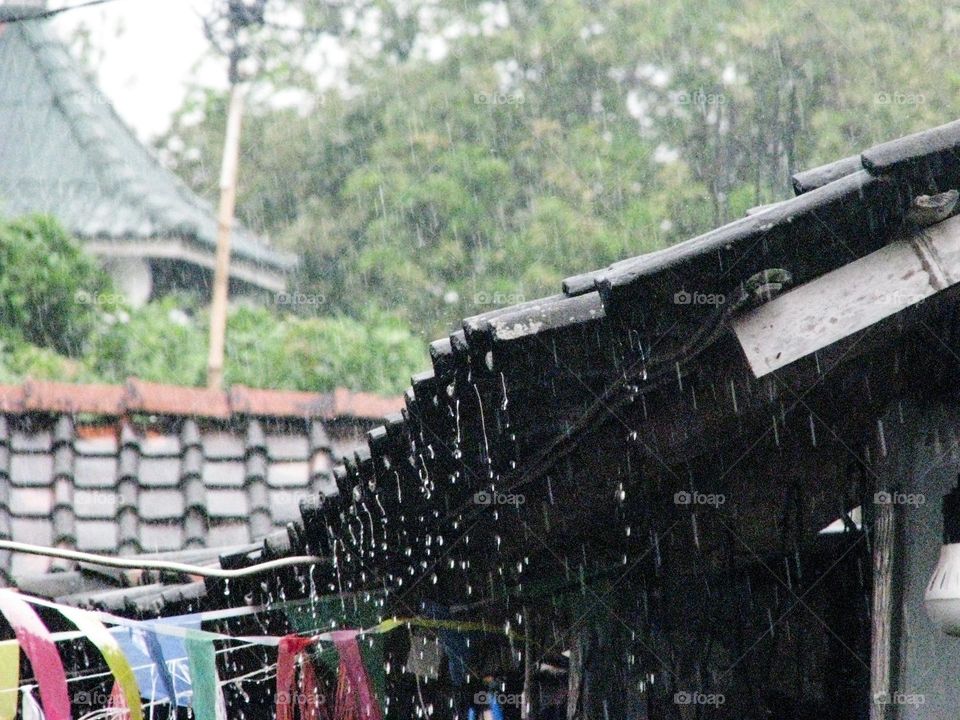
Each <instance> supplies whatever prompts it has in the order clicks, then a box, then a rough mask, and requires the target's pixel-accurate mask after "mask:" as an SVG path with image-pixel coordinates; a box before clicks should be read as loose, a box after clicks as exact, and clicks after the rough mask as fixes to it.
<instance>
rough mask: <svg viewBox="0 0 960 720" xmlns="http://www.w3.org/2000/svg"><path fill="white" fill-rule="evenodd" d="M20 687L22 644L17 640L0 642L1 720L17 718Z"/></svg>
mask: <svg viewBox="0 0 960 720" xmlns="http://www.w3.org/2000/svg"><path fill="white" fill-rule="evenodd" d="M19 685H20V644H19V643H18V642H17V641H16V640H4V641H3V642H0V720H14V718H16V717H17V692H18V690H17V689H18V687H19Z"/></svg>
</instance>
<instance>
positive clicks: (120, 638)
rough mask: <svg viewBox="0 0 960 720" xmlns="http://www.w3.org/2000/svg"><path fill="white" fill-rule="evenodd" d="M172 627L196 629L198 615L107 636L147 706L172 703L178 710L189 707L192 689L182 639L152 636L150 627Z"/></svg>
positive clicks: (116, 630) (125, 628)
mask: <svg viewBox="0 0 960 720" xmlns="http://www.w3.org/2000/svg"><path fill="white" fill-rule="evenodd" d="M162 625H167V626H173V627H178V628H184V629H186V630H199V629H200V616H199V615H182V616H178V617H173V618H164V619H160V620H152V621H150V622H145V623H142V625H141V626H140V627H128V626H120V627H116V628H113V629H112V630H111V633H112V634H113V636H114V637H115V638H116V639H117V642H118V643H119V645H120V649H121V650H122V651H123V654H124V655H125V656H126V658H127V660H128V661H129V662H130V665H132V666H133V667H134V668H135V670H134V676H135V677H136V680H137V687H139V688H140V697H142V698H145V699H146V700H147V701H148V702H167V701H169V702H173V698H176V704H177V705H179V706H180V707H188V706H189V705H190V694H191V692H192V690H193V686H192V684H191V681H190V669H189V663H188V660H187V649H186V645H185V644H184V638H183V637H180V636H177V635H170V634H167V633H160V632H152V631H151V628H152V627H157V626H162Z"/></svg>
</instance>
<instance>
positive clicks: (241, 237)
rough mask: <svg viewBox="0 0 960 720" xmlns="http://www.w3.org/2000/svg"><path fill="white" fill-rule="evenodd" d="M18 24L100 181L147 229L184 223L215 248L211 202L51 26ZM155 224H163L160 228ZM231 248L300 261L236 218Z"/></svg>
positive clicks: (191, 234) (270, 260) (276, 261)
mask: <svg viewBox="0 0 960 720" xmlns="http://www.w3.org/2000/svg"><path fill="white" fill-rule="evenodd" d="M13 30H14V31H15V32H18V33H19V36H20V38H21V39H22V41H23V42H24V43H25V44H26V46H27V47H28V48H29V50H30V52H31V54H32V56H33V59H34V60H35V62H36V63H37V66H38V68H39V69H40V72H41V74H42V75H43V76H44V79H45V81H46V83H47V84H48V86H49V88H50V90H51V93H52V95H53V101H54V104H55V106H56V108H57V109H58V110H59V112H61V113H63V115H64V117H65V119H66V121H67V124H68V125H69V128H70V132H71V133H72V134H73V136H74V138H76V141H77V142H78V144H79V145H80V147H81V148H82V149H83V151H84V152H85V154H86V156H87V158H88V159H89V160H90V162H91V164H92V165H93V167H94V168H95V171H96V173H97V177H96V181H97V184H98V185H99V186H100V187H102V188H104V189H105V190H107V191H108V192H109V193H112V194H114V195H119V196H120V197H122V198H123V201H124V204H125V205H126V206H127V207H130V208H131V209H133V210H134V211H135V212H137V213H138V214H140V215H142V217H141V218H138V222H140V223H147V224H148V225H149V227H148V228H145V234H152V235H156V236H158V237H164V236H170V235H172V234H174V233H173V232H171V229H174V230H175V229H182V234H183V235H184V236H186V239H188V240H190V241H192V242H195V243H197V244H199V245H201V246H203V247H206V248H210V247H212V246H213V244H215V238H214V237H211V236H210V233H211V231H212V230H211V228H215V221H214V219H213V218H214V212H215V211H214V209H213V207H212V205H210V203H209V202H207V201H206V200H205V199H204V198H202V197H200V196H199V195H198V194H197V193H195V192H194V191H193V190H192V189H191V188H190V187H189V186H188V185H187V184H186V183H185V182H184V181H183V179H181V178H180V177H179V176H178V175H177V174H176V173H175V172H173V171H172V170H170V169H169V168H167V167H165V166H164V165H163V163H162V162H161V161H160V159H159V158H158V157H157V155H156V154H155V153H154V152H152V151H151V150H150V148H148V147H147V146H146V145H145V144H144V143H142V142H140V140H139V138H137V136H136V134H135V133H134V132H133V130H132V129H131V128H130V127H129V126H128V125H127V123H126V122H125V121H124V120H123V118H121V117H120V116H119V115H118V114H117V112H116V109H115V108H114V107H113V105H112V103H110V102H102V103H97V102H96V101H95V98H96V97H105V96H104V95H103V93H102V92H101V91H100V89H99V87H98V86H97V85H96V83H95V81H94V80H93V79H92V78H90V77H88V76H87V74H86V73H85V72H84V71H83V70H82V69H80V68H79V67H78V65H77V64H76V63H75V62H73V61H72V58H71V57H70V54H69V52H68V51H67V49H66V47H65V46H64V44H63V42H62V41H61V40H60V39H59V38H57V37H56V36H55V35H54V33H53V31H52V30H51V29H50V28H49V26H48V25H47V24H46V23H42V22H35V23H18V24H17V25H16V26H14V28H13ZM84 98H85V100H84ZM98 105H99V107H98ZM101 126H103V127H101ZM111 135H113V139H112V140H111V139H110V136H111ZM117 143H121V144H122V145H124V146H126V150H125V152H127V153H135V154H137V155H139V156H140V157H139V164H142V165H143V167H144V168H145V169H146V171H147V172H148V173H149V175H150V179H151V180H152V181H153V182H154V183H160V184H161V185H162V186H165V190H166V192H165V193H161V194H158V193H157V192H155V191H153V190H151V189H150V187H149V183H148V179H147V178H145V177H144V176H143V175H142V174H141V173H138V172H135V171H134V170H133V169H132V168H131V167H130V164H131V163H130V162H129V159H124V157H123V155H124V153H123V152H121V148H118V147H117ZM135 164H137V163H135ZM161 196H168V197H169V198H170V199H171V200H172V201H174V202H180V203H183V206H184V210H185V211H186V212H183V213H177V212H176V208H175V207H173V206H171V205H170V203H164V202H162V201H160V197H161ZM178 215H182V217H178ZM191 215H196V217H191ZM204 219H205V220H208V221H209V223H207V224H211V223H212V225H211V227H207V228H204V227H203V226H202V225H203V224H204V222H203V221H204ZM158 227H159V228H163V229H162V230H157V229H156V228H158ZM233 250H234V252H236V253H237V254H238V255H240V256H242V257H245V258H247V259H249V260H252V261H255V262H264V263H266V264H268V265H271V266H273V267H275V268H279V269H289V268H290V267H292V266H293V265H294V264H295V263H296V256H295V255H292V254H291V253H288V252H285V251H282V250H278V249H275V248H273V247H270V246H269V245H268V244H267V243H266V241H265V239H264V238H261V237H259V236H258V235H256V234H255V233H253V232H252V231H251V230H250V229H249V228H247V227H245V226H244V225H242V224H241V223H239V222H238V223H236V224H235V226H234V236H233Z"/></svg>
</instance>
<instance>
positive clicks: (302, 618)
mask: <svg viewBox="0 0 960 720" xmlns="http://www.w3.org/2000/svg"><path fill="white" fill-rule="evenodd" d="M284 612H285V613H286V615H287V620H289V621H290V625H291V626H292V627H293V630H294V632H298V633H307V632H312V633H320V632H324V631H327V630H350V629H360V628H369V627H372V626H373V625H376V624H377V623H379V622H380V608H379V607H378V605H377V604H376V602H374V600H372V599H371V601H369V602H364V601H363V600H361V599H360V598H359V597H352V598H345V599H341V598H339V597H336V596H334V597H317V598H312V599H311V601H310V602H309V603H305V604H298V605H295V606H291V607H285V608H284Z"/></svg>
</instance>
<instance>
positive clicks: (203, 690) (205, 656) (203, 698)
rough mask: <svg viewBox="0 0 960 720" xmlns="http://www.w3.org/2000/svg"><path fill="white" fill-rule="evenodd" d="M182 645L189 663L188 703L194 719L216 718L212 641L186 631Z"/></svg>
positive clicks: (215, 674)
mask: <svg viewBox="0 0 960 720" xmlns="http://www.w3.org/2000/svg"><path fill="white" fill-rule="evenodd" d="M184 645H185V646H186V648H187V661H188V663H189V665H190V681H191V684H192V686H193V699H192V701H191V703H190V705H191V707H192V708H193V716H194V718H195V720H217V696H218V693H219V688H218V687H217V658H216V655H215V653H214V650H213V641H212V640H209V639H207V638H205V637H204V636H203V635H202V634H201V633H195V632H194V631H193V630H188V631H187V637H186V640H184Z"/></svg>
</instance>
